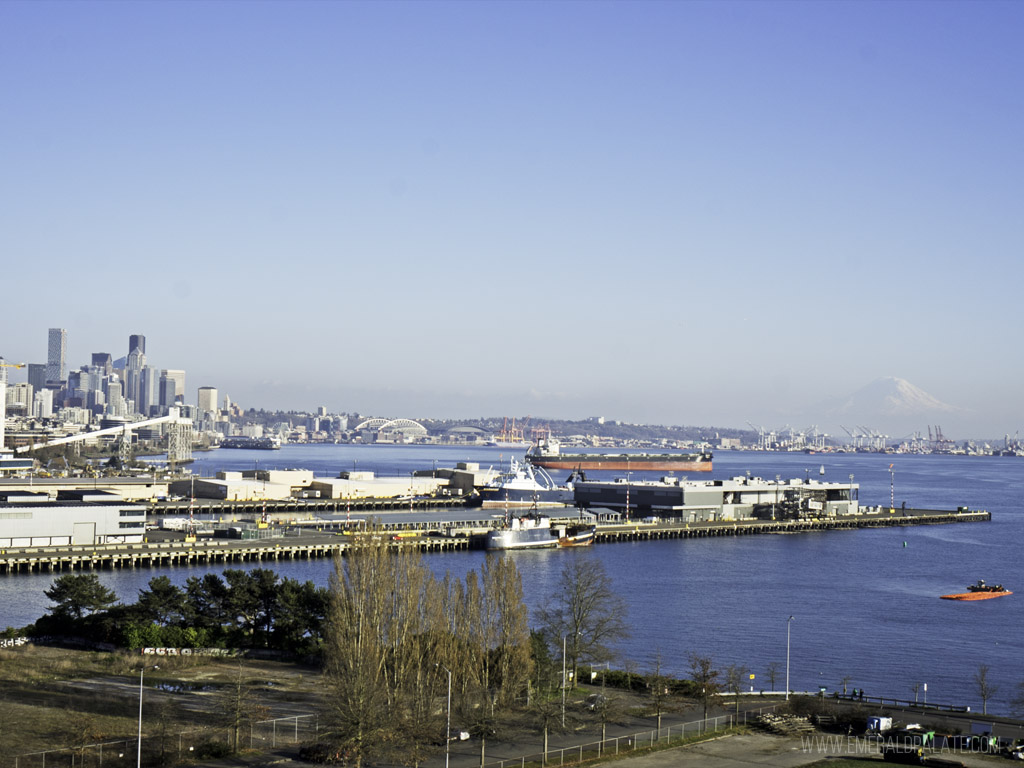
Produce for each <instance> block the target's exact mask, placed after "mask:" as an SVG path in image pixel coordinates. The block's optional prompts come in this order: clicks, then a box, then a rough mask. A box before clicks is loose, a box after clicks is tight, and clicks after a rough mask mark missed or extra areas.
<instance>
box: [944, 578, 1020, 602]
mask: <svg viewBox="0 0 1024 768" xmlns="http://www.w3.org/2000/svg"><path fill="white" fill-rule="evenodd" d="M1012 594H1013V592H1011V591H1010V590H1008V589H1007V588H1006V587H1004V586H1003V585H1002V584H986V583H985V580H984V579H978V583H977V584H971V585H970V586H969V587H967V591H966V592H959V593H957V594H955V595H941V597H942V599H943V600H991V599H992V598H993V597H1003V596H1004V595H1012Z"/></svg>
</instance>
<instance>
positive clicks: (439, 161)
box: [0, 0, 1024, 434]
mask: <svg viewBox="0 0 1024 768" xmlns="http://www.w3.org/2000/svg"><path fill="white" fill-rule="evenodd" d="M1022 33H1024V3H1019V2H1005V3H998V2H977V1H975V2H962V3H958V2H906V3H901V2H852V3H844V2H837V1H836V0H829V1H828V2H792V3H786V2H713V3H701V2H651V3H645V2H640V1H639V0H629V2H582V1H581V2H510V3H502V2H478V3H473V2H453V3H444V2H429V1H427V2H411V3H403V2H377V3H360V2H313V3H301V2H287V3H285V2H258V3H251V2H185V3H174V2H164V3H159V2H136V3H127V2H112V3H102V2H67V3H59V2H38V1H36V0H33V2H17V1H16V0H7V1H6V2H3V3H0V95H2V100H0V104H2V117H0V251H2V254H3V271H2V277H0V281H2V294H0V295H2V297H3V311H2V313H0V355H3V356H4V357H6V358H7V359H8V360H18V361H26V362H44V361H45V356H46V335H47V334H46V332H47V328H49V327H64V328H67V329H68V358H69V361H70V363H71V364H72V366H78V365H81V364H83V363H86V362H88V358H89V355H90V354H91V353H92V352H96V351H109V352H111V353H112V354H113V355H114V356H115V357H118V356H120V355H123V354H126V353H127V351H128V350H127V345H128V336H129V334H131V333H142V334H145V336H146V338H147V353H148V358H149V362H150V363H151V364H153V365H156V366H158V367H165V368H184V369H186V370H187V371H188V388H189V394H190V398H189V399H190V400H192V401H194V399H195V388H196V387H198V386H202V385H208V386H216V387H218V388H219V389H220V390H221V392H222V393H227V394H229V395H230V396H231V397H232V398H233V399H234V400H236V401H238V402H239V403H240V404H242V405H243V406H246V407H248V406H256V407H280V408H296V409H306V408H313V407H315V406H317V405H326V406H327V407H328V408H329V409H331V410H332V411H334V410H340V411H359V412H361V413H374V414H378V415H392V416H410V417H415V416H479V415H504V414H507V415H513V414H518V415H522V414H525V413H530V414H532V415H534V416H535V417H542V416H548V417H561V418H581V417H586V416H590V415H599V414H600V415H604V416H607V417H609V418H616V419H623V420H626V421H642V422H652V423H673V424H704V425H721V426H743V425H744V423H745V421H746V420H748V419H750V420H752V421H755V422H756V423H767V424H769V425H770V426H780V425H781V422H782V421H783V420H784V419H787V418H798V417H797V416H793V414H797V413H803V412H805V411H801V410H800V409H802V408H803V407H804V406H806V405H808V404H814V403H818V402H820V401H824V400H826V399H828V398H830V397H834V396H837V395H844V394H847V393H849V392H852V391H854V390H856V389H858V388H860V387H862V386H863V385H865V384H867V383H868V382H870V381H872V380H874V379H876V378H878V377H882V376H898V377H901V378H904V379H907V380H909V381H910V382H912V383H913V384H915V385H916V386H918V387H921V388H922V389H924V390H926V391H928V392H929V393H931V394H932V395H934V396H935V397H937V398H939V399H940V400H942V401H945V402H947V403H950V404H953V405H956V406H959V407H961V408H965V409H970V411H971V412H972V413H974V414H976V418H977V420H978V422H977V423H978V425H979V429H980V428H981V427H982V425H983V426H984V429H986V430H989V431H992V430H995V432H996V433H998V434H1002V432H1004V431H1009V432H1010V433H1011V434H1012V433H1013V432H1014V431H1015V430H1016V429H1018V428H1024V418H1022V416H1024V404H1022V401H1021V397H1020V394H1019V393H1020V384H1019V382H1020V381H1021V375H1022V355H1021V352H1020V337H1021V326H1022V320H1021V318H1022V313H1021V309H1020V304H1019V300H1020V296H1021V291H1022V286H1024V280H1022V277H1024V266H1022V256H1024V250H1022V247H1021V246H1022V240H1024V229H1022V226H1024V225H1022V221H1024V215H1022V214H1024V195H1022V185H1024V85H1022V84H1024V47H1022V46H1021V44H1020V40H1021V35H1022ZM808 418H810V416H808ZM924 426H925V425H924V424H922V425H921V428H922V429H924Z"/></svg>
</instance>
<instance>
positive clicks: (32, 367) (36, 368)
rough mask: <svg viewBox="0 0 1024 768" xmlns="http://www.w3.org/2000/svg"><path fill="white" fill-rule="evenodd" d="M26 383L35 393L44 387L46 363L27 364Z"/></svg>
mask: <svg viewBox="0 0 1024 768" xmlns="http://www.w3.org/2000/svg"><path fill="white" fill-rule="evenodd" d="M28 383H29V384H31V385H32V389H34V390H35V391H36V392H38V391H39V390H41V389H43V388H44V387H45V386H46V363H29V364H28Z"/></svg>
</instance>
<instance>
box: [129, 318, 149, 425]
mask: <svg viewBox="0 0 1024 768" xmlns="http://www.w3.org/2000/svg"><path fill="white" fill-rule="evenodd" d="M132 338H135V337H134V336H133V337H132ZM143 344H145V342H143ZM145 367H146V355H145V353H144V352H143V351H142V349H141V348H139V347H134V348H133V349H132V351H131V352H129V353H128V360H127V361H126V362H125V366H124V396H125V398H126V399H128V400H130V401H131V402H132V403H134V404H135V410H136V411H137V412H140V413H141V403H142V371H143V369H144V368H145Z"/></svg>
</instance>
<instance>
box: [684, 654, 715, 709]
mask: <svg viewBox="0 0 1024 768" xmlns="http://www.w3.org/2000/svg"><path fill="white" fill-rule="evenodd" d="M719 674H720V673H719V671H718V670H717V669H715V664H714V662H713V661H712V660H711V657H710V656H700V655H698V654H696V653H691V654H690V679H691V680H693V685H694V693H696V695H697V700H698V701H700V703H701V706H702V708H703V711H704V719H705V720H707V719H708V709H710V708H711V705H712V704H713V703H714V702H715V700H716V699H717V698H718V693H719V691H720V690H721V688H722V685H721V682H720V681H719Z"/></svg>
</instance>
